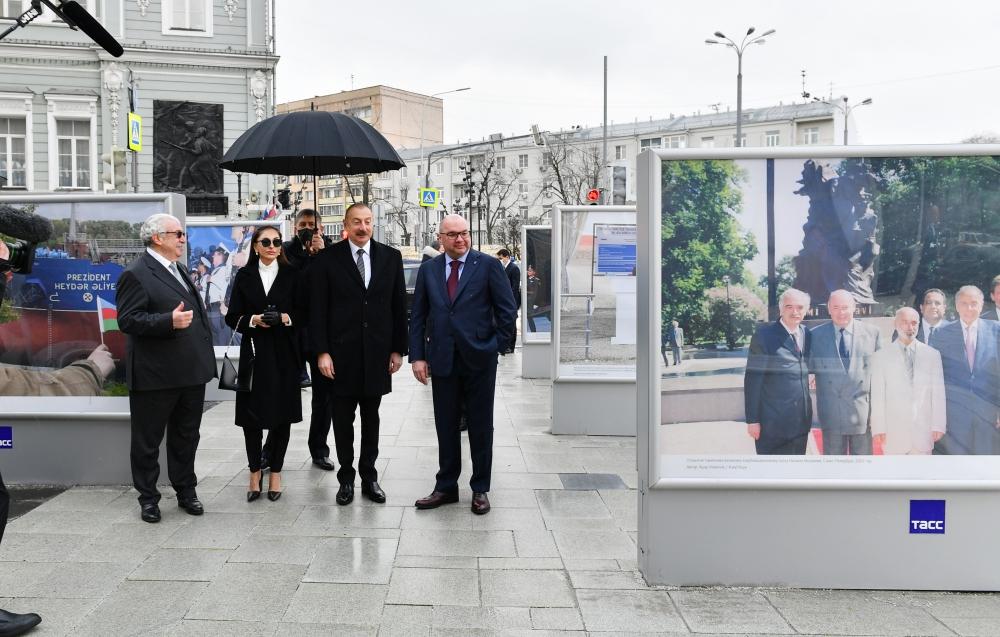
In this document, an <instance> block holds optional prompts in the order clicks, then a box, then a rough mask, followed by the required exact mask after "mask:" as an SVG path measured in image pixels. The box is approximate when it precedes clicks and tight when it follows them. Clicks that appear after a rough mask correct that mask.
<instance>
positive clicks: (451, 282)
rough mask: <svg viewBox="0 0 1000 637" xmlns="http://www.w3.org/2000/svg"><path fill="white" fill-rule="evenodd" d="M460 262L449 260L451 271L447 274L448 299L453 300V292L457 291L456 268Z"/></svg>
mask: <svg viewBox="0 0 1000 637" xmlns="http://www.w3.org/2000/svg"><path fill="white" fill-rule="evenodd" d="M461 265H462V262H461V261H459V260H458V259H455V260H454V261H452V262H451V272H450V273H449V274H448V300H449V301H452V302H454V301H455V293H456V292H458V268H459V267H460V266H461Z"/></svg>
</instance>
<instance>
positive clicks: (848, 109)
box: [844, 96, 851, 146]
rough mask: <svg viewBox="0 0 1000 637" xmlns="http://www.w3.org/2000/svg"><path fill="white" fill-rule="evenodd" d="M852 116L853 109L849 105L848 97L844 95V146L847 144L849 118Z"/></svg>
mask: <svg viewBox="0 0 1000 637" xmlns="http://www.w3.org/2000/svg"><path fill="white" fill-rule="evenodd" d="M850 116H851V109H850V108H849V107H848V106H847V97H846V96H845V97H844V146H847V118H848V117H850Z"/></svg>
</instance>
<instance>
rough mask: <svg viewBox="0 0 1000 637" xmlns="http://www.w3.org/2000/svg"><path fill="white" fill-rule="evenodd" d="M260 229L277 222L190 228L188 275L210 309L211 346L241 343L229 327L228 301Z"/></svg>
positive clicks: (190, 224) (188, 233)
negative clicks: (255, 232) (227, 322)
mask: <svg viewBox="0 0 1000 637" xmlns="http://www.w3.org/2000/svg"><path fill="white" fill-rule="evenodd" d="M257 226H274V227H276V228H278V232H281V224H280V223H278V222H274V221H271V222H247V221H239V222H213V223H200V222H199V223H189V224H188V225H187V245H188V274H189V275H190V276H191V282H192V283H194V287H195V290H196V291H197V292H198V295H199V296H200V297H201V299H202V300H203V301H204V302H205V307H206V308H208V320H209V324H210V325H211V328H212V344H213V345H215V346H216V347H225V346H227V345H229V342H230V339H232V340H233V344H234V345H238V344H239V343H240V335H239V334H238V333H237V334H236V335H235V338H233V331H232V329H230V327H229V326H228V325H226V312H228V310H229V297H230V295H231V294H232V285H233V282H234V281H235V280H236V273H237V272H238V271H239V269H240V268H242V267H243V266H244V265H246V263H247V260H248V259H249V258H250V250H251V249H252V246H251V239H252V238H253V233H254V230H256V229H257Z"/></svg>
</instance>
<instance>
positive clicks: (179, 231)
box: [156, 230, 184, 239]
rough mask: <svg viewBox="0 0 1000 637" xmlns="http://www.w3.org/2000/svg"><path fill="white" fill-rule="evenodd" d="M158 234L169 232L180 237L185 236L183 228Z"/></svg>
mask: <svg viewBox="0 0 1000 637" xmlns="http://www.w3.org/2000/svg"><path fill="white" fill-rule="evenodd" d="M156 234H169V235H173V236H175V237H177V238H178V239H183V238H184V231H183V230H169V231H167V232H157V233H156Z"/></svg>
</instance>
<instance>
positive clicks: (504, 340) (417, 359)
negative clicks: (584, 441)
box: [410, 214, 517, 515]
mask: <svg viewBox="0 0 1000 637" xmlns="http://www.w3.org/2000/svg"><path fill="white" fill-rule="evenodd" d="M439 230H440V231H439V232H438V238H439V240H440V241H441V249H442V250H443V252H444V253H443V254H440V255H438V256H437V257H434V258H433V259H431V260H429V261H425V262H424V263H423V264H422V265H421V266H420V270H419V271H418V272H417V283H416V288H415V289H414V291H413V309H412V313H411V315H410V364H411V365H412V368H413V376H414V377H415V378H416V379H417V380H418V381H420V382H421V383H423V384H425V385H426V384H427V381H428V380H429V379H433V382H432V383H431V387H432V392H433V398H434V424H435V427H436V429H437V439H438V466H439V469H438V473H437V482H436V483H435V485H434V491H433V492H432V493H431V494H430V495H429V496H427V497H425V498H421V499H419V500H417V502H416V507H417V508H418V509H434V508H437V507H439V506H441V505H442V504H448V503H451V502H458V477H459V475H460V474H461V472H462V438H461V433H460V431H459V420H460V418H461V412H462V405H463V404H464V405H465V406H466V409H467V412H466V419H467V424H468V432H469V450H470V451H471V454H472V479H471V480H470V481H469V486H470V487H471V488H472V512H473V513H476V514H479V515H482V514H484V513H488V512H489V510H490V501H489V498H488V497H487V495H486V494H487V492H489V490H490V473H491V468H492V463H493V395H494V391H495V388H496V378H497V355H498V354H499V353H500V352H501V351H503V350H504V349H505V348H506V347H507V345H508V344H509V343H510V339H511V336H512V334H513V332H514V319H515V317H516V315H517V306H516V305H515V303H514V295H513V294H512V293H511V289H510V282H509V281H508V280H507V275H506V274H504V269H503V265H501V264H500V261H498V260H497V259H494V258H493V257H491V256H488V255H486V254H483V253H482V252H479V251H478V250H472V249H471V247H470V240H469V224H468V223H467V222H466V220H465V219H464V218H462V217H461V216H459V215H454V214H452V215H448V216H446V217H445V218H444V219H442V220H441V225H440V228H439Z"/></svg>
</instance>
